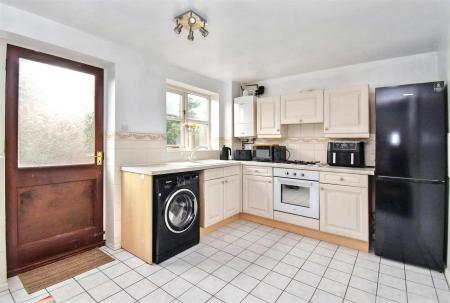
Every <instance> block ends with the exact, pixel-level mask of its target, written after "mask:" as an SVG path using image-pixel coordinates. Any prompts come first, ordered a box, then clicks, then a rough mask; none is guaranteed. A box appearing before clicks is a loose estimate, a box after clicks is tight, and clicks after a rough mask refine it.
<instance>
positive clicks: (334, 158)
mask: <svg viewBox="0 0 450 303" xmlns="http://www.w3.org/2000/svg"><path fill="white" fill-rule="evenodd" d="M333 164H336V153H333Z"/></svg>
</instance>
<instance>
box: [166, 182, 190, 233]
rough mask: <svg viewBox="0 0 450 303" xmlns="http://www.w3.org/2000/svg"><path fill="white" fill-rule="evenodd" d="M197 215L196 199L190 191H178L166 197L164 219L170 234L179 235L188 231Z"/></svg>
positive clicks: (184, 189)
mask: <svg viewBox="0 0 450 303" xmlns="http://www.w3.org/2000/svg"><path fill="white" fill-rule="evenodd" d="M197 215H198V203H197V198H196V197H195V195H194V193H193V192H192V191H191V190H189V189H186V188H183V189H179V190H177V191H176V192H174V193H173V194H171V195H170V196H169V197H168V199H167V203H166V207H165V210H164V217H165V222H166V227H167V228H168V229H169V230H170V231H171V232H173V233H177V234H179V233H182V232H184V231H186V230H188V229H189V227H191V225H192V224H193V223H194V221H195V219H196V218H197Z"/></svg>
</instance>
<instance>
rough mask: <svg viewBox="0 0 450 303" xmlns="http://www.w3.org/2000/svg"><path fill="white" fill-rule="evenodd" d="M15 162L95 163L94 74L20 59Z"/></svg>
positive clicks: (41, 164)
mask: <svg viewBox="0 0 450 303" xmlns="http://www.w3.org/2000/svg"><path fill="white" fill-rule="evenodd" d="M18 101H19V102H18V167H19V168H26V167H46V166H66V165H83V164H94V163H95V158H94V154H95V76H94V75H91V74H87V73H83V72H78V71H75V70H71V69H66V68H62V67H57V66H54V65H49V64H44V63H40V62H36V61H32V60H27V59H23V58H20V59H19V96H18Z"/></svg>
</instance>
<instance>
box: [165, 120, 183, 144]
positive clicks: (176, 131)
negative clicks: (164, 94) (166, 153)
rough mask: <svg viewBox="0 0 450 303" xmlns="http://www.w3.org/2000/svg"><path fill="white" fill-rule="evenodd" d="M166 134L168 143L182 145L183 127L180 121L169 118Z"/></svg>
mask: <svg viewBox="0 0 450 303" xmlns="http://www.w3.org/2000/svg"><path fill="white" fill-rule="evenodd" d="M166 136H167V144H168V145H178V146H181V145H182V144H181V142H182V129H181V122H180V121H173V120H167V126H166Z"/></svg>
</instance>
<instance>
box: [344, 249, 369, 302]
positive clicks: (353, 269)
mask: <svg viewBox="0 0 450 303" xmlns="http://www.w3.org/2000/svg"><path fill="white" fill-rule="evenodd" d="M358 256H359V250H357V253H356V259H355V262H354V263H353V268H352V272H351V273H350V279H349V280H348V285H347V288H346V289H345V293H344V300H348V301H351V300H349V299H346V296H347V291H348V288H349V287H350V281H351V280H352V276H353V272H354V271H355V266H356V262H357V261H358ZM375 300H376V297H375ZM351 302H353V301H351Z"/></svg>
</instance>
